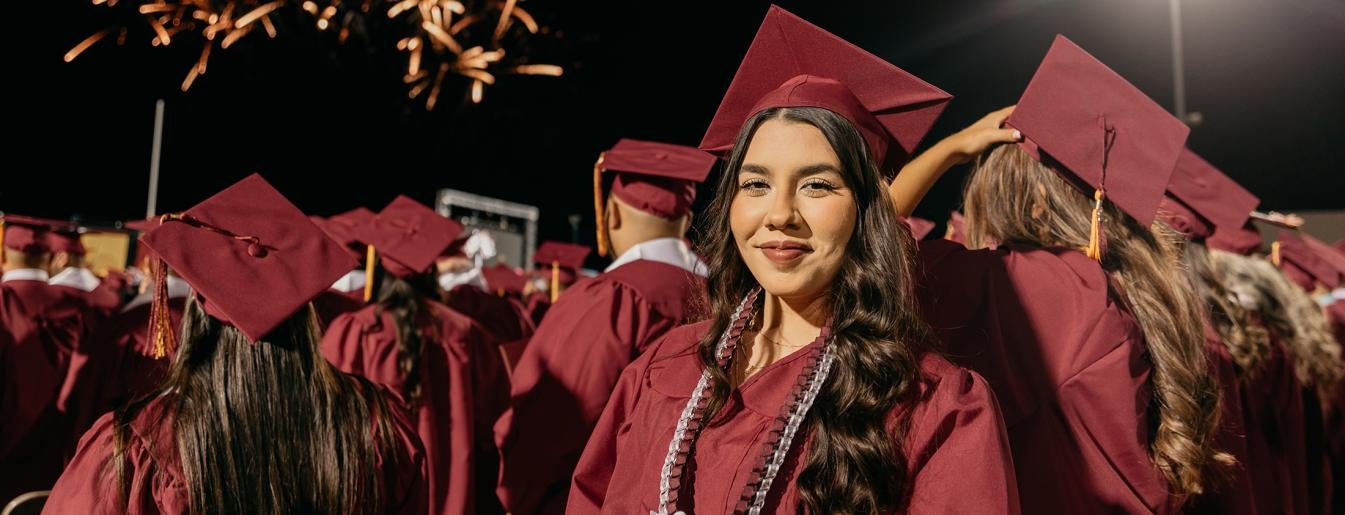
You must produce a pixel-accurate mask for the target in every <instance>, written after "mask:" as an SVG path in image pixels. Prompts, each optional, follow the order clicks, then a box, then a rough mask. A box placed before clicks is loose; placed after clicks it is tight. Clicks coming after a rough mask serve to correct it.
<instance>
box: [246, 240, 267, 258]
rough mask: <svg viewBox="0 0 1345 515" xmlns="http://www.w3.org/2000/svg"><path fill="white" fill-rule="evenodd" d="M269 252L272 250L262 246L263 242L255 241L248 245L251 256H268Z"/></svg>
mask: <svg viewBox="0 0 1345 515" xmlns="http://www.w3.org/2000/svg"><path fill="white" fill-rule="evenodd" d="M267 254H270V251H268V250H266V247H265V246H262V244H260V243H253V244H251V245H248V255H249V256H252V257H255V258H264V257H266V255H267Z"/></svg>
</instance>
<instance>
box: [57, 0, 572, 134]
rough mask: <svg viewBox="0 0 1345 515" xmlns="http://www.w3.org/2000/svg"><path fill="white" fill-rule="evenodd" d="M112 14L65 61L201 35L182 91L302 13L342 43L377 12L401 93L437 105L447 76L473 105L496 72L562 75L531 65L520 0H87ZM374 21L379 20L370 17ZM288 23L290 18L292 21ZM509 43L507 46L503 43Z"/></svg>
mask: <svg viewBox="0 0 1345 515" xmlns="http://www.w3.org/2000/svg"><path fill="white" fill-rule="evenodd" d="M91 2H92V3H93V5H94V6H95V7H98V8H102V9H105V10H109V11H111V12H112V13H114V14H115V16H114V19H116V20H119V23H113V24H112V25H111V26H109V27H107V28H104V29H102V30H99V31H97V32H94V33H93V34H91V35H89V36H88V37H86V38H85V39H84V40H83V41H80V42H79V43H78V44H76V45H74V46H73V47H72V48H71V49H70V51H68V52H66V54H65V61H66V62H71V61H74V60H75V59H76V58H78V57H79V56H80V55H82V54H84V53H85V52H86V51H87V50H88V49H89V48H91V47H93V46H94V45H97V44H99V43H101V42H104V41H114V42H115V43H116V44H117V45H124V44H125V43H126V42H127V41H128V39H129V40H132V41H134V40H135V39H137V38H139V37H147V38H148V40H149V43H150V45H152V46H156V47H160V46H162V47H167V46H169V45H172V44H183V43H180V42H181V41H199V42H200V43H201V51H200V54H199V56H198V57H197V59H196V62H195V63H193V64H192V66H191V67H190V68H188V70H187V73H186V76H185V77H184V78H183V80H182V84H181V89H182V91H183V92H186V91H187V90H188V89H190V88H191V86H192V84H194V83H195V82H196V80H197V79H199V78H200V77H201V76H202V75H204V74H205V73H206V70H207V68H208V64H209V62H210V58H211V56H212V54H217V53H219V52H221V51H224V50H228V49H229V48H230V47H232V46H233V45H235V44H237V43H238V41H240V40H241V39H243V38H246V37H253V38H256V37H260V36H255V35H254V34H265V35H266V37H267V38H271V39H274V38H275V37H276V35H277V21H278V19H280V18H282V17H283V18H284V19H286V20H294V19H300V20H304V21H305V22H311V23H312V24H313V26H314V27H315V28H316V29H317V30H318V31H320V32H330V33H334V34H335V37H336V40H337V42H338V43H345V42H346V41H347V39H348V38H350V36H351V34H352V31H353V29H355V28H359V27H366V26H368V25H370V24H371V22H374V20H372V19H370V18H372V17H374V16H376V15H378V14H379V13H381V14H386V17H387V24H388V25H390V26H391V27H392V30H396V31H399V32H400V34H399V35H398V36H397V37H396V41H397V42H396V47H397V50H398V51H399V53H404V54H405V55H406V72H405V74H404V76H403V82H404V83H405V84H406V85H407V87H408V91H407V94H408V97H409V98H411V99H413V100H419V99H421V98H424V102H425V107H426V109H434V106H435V104H436V103H438V102H439V98H440V96H441V95H442V93H443V90H444V88H445V80H446V78H448V77H449V75H450V74H452V75H454V76H460V77H465V78H466V79H468V80H469V81H470V86H469V92H470V93H469V94H470V98H471V100H472V102H474V103H479V102H481V99H482V97H483V95H484V94H485V89H486V86H489V85H493V84H495V81H496V79H497V78H498V77H500V76H501V75H510V74H513V75H542V76H553V77H555V76H560V75H561V74H563V73H564V70H563V69H562V68H561V67H560V66H558V65H553V64H535V63H530V62H529V60H528V58H527V57H528V56H527V55H526V54H527V52H526V43H527V41H528V39H529V38H531V37H533V36H535V35H537V34H538V33H539V32H543V31H545V29H544V28H542V27H541V26H539V25H538V23H537V21H536V20H535V19H534V18H533V16H532V15H531V14H530V13H528V11H526V10H524V9H523V8H522V7H520V6H519V5H518V1H517V0H462V1H460V0H91ZM372 24H373V25H383V24H380V23H372ZM290 26H293V25H290ZM506 47H509V50H508V51H506Z"/></svg>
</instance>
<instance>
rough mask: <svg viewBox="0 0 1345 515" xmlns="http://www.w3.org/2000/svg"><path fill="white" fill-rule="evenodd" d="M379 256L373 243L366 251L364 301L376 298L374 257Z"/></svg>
mask: <svg viewBox="0 0 1345 515" xmlns="http://www.w3.org/2000/svg"><path fill="white" fill-rule="evenodd" d="M377 257H378V251H375V250H374V246H373V245H369V247H368V250H366V251H365V252H364V301H365V302H369V299H372V298H374V258H377Z"/></svg>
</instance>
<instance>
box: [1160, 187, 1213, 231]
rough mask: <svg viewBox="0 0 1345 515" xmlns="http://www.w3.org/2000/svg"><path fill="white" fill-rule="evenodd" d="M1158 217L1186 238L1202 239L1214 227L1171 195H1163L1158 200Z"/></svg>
mask: <svg viewBox="0 0 1345 515" xmlns="http://www.w3.org/2000/svg"><path fill="white" fill-rule="evenodd" d="M1158 219H1159V220H1162V221H1163V223H1165V224H1167V225H1168V227H1171V228H1172V229H1173V230H1175V231H1177V232H1179V233H1181V235H1182V236H1185V237H1186V239H1188V240H1195V241H1199V240H1204V239H1205V238H1208V237H1209V236H1210V235H1211V234H1213V233H1214V227H1213V225H1211V223H1210V222H1209V221H1208V220H1207V219H1205V218H1204V217H1202V216H1200V215H1198V214H1196V212H1195V211H1192V210H1191V208H1189V207H1186V205H1185V204H1182V203H1181V202H1180V201H1178V200H1175V199H1173V198H1172V197H1163V200H1161V201H1159V203H1158Z"/></svg>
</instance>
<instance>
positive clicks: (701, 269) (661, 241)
mask: <svg viewBox="0 0 1345 515" xmlns="http://www.w3.org/2000/svg"><path fill="white" fill-rule="evenodd" d="M641 259H647V260H649V261H656V262H659V263H664V264H668V265H672V266H675V267H677V268H681V269H682V270H686V271H688V272H691V273H693V274H696V275H699V276H701V277H705V276H706V275H707V273H708V272H707V269H706V268H705V263H703V262H701V258H699V257H697V256H696V253H695V252H692V251H691V248H690V247H688V246H687V243H686V241H683V240H682V239H681V238H657V239H653V240H649V241H646V242H642V243H639V244H636V245H635V246H634V247H631V248H630V250H627V251H626V252H625V253H623V254H621V257H618V258H616V261H613V262H612V264H610V265H607V270H605V271H607V272H611V271H612V270H616V269H617V268H619V267H621V265H624V264H626V263H630V262H632V261H638V260H641Z"/></svg>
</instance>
